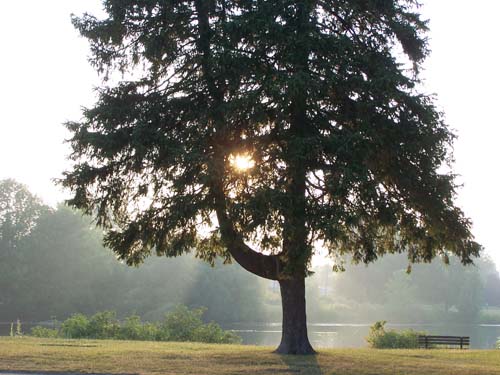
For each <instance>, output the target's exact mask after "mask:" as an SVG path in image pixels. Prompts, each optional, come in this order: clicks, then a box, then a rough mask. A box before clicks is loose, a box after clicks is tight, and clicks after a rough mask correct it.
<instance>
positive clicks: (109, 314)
mask: <svg viewBox="0 0 500 375" xmlns="http://www.w3.org/2000/svg"><path fill="white" fill-rule="evenodd" d="M119 332H120V323H119V322H118V320H117V319H116V312H114V311H102V312H98V313H96V314H95V315H93V316H92V317H91V318H90V320H89V325H88V335H87V337H89V338H93V339H116V338H118V336H119Z"/></svg>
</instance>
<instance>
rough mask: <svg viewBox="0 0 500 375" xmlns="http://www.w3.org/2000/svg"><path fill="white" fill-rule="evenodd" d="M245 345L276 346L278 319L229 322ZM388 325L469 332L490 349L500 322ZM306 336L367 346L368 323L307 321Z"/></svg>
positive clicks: (326, 344) (322, 344)
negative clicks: (307, 334) (256, 322)
mask: <svg viewBox="0 0 500 375" xmlns="http://www.w3.org/2000/svg"><path fill="white" fill-rule="evenodd" d="M224 328H226V329H231V330H233V331H234V332H236V333H237V334H238V335H240V336H241V337H242V338H243V343H244V344H247V345H264V346H273V347H274V346H276V345H278V344H279V342H280V339H281V323H269V324H229V325H225V326H224ZM387 328H388V329H397V330H406V329H413V330H415V331H423V332H426V333H427V334H430V335H452V336H469V337H470V338H471V349H493V348H494V347H495V344H496V341H497V339H498V337H500V325H481V324H469V325H464V324H449V325H444V324H389V325H388V327H387ZM308 331H309V338H310V341H311V343H312V345H313V346H314V347H316V348H362V347H367V343H366V340H365V338H366V337H367V336H368V333H369V331H370V324H342V323H333V324H314V323H313V324H309V325H308Z"/></svg>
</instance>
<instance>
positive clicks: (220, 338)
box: [31, 305, 241, 344]
mask: <svg viewBox="0 0 500 375" xmlns="http://www.w3.org/2000/svg"><path fill="white" fill-rule="evenodd" d="M205 311H206V309H205V308H199V309H193V310H190V309H188V308H187V307H186V306H183V305H179V306H177V307H175V308H174V309H173V310H172V311H171V312H169V313H168V314H166V315H165V319H164V320H163V321H162V322H161V323H148V322H142V321H141V318H140V317H139V316H137V315H132V316H129V317H128V318H126V319H125V321H124V322H123V323H122V324H120V322H119V321H118V320H117V318H116V313H115V312H112V311H103V312H99V313H97V314H95V315H93V316H92V317H90V318H88V317H87V316H85V315H83V314H75V315H72V316H71V317H70V318H68V319H66V320H65V321H64V322H63V323H62V325H61V329H60V330H55V329H48V328H44V327H40V326H38V327H35V328H33V329H32V331H31V335H32V336H35V337H64V338H72V339H119V340H143V341H194V342H207V343H221V344H222V343H223V344H229V343H239V342H241V338H240V337H239V336H237V335H236V334H234V333H233V332H229V331H224V330H223V329H222V328H221V327H220V326H219V325H218V324H216V323H214V322H211V323H208V324H204V323H203V321H202V319H201V317H202V316H203V313H204V312H205Z"/></svg>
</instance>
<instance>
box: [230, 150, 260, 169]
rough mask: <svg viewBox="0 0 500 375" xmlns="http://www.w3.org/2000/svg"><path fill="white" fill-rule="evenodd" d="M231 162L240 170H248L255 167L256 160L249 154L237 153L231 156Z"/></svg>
mask: <svg viewBox="0 0 500 375" xmlns="http://www.w3.org/2000/svg"><path fill="white" fill-rule="evenodd" d="M229 163H230V164H231V166H232V167H233V168H234V169H236V170H237V171H238V172H247V171H248V170H250V169H252V168H253V167H255V160H253V159H252V156H251V155H249V154H246V153H245V154H236V155H231V156H229Z"/></svg>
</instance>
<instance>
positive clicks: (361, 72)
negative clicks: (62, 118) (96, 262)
mask: <svg viewBox="0 0 500 375" xmlns="http://www.w3.org/2000/svg"><path fill="white" fill-rule="evenodd" d="M103 4H104V7H105V10H106V12H107V18H105V19H102V20H100V19H96V18H95V17H93V16H91V15H84V16H83V17H80V18H74V24H75V26H76V27H77V28H78V30H79V31H80V32H81V34H82V35H83V36H84V37H86V38H87V39H88V40H89V41H90V43H91V47H92V56H91V62H92V64H93V65H95V67H96V68H97V69H98V70H99V71H100V72H101V73H103V74H104V77H105V78H111V80H110V81H108V82H115V81H117V80H118V79H117V78H116V77H118V76H117V75H116V72H120V73H121V74H122V76H121V77H122V79H120V80H118V81H119V82H118V83H116V84H109V85H108V86H106V85H103V87H102V88H100V89H99V99H98V101H97V103H96V105H95V106H94V107H93V108H91V109H87V110H85V112H84V119H83V120H82V121H81V122H77V123H69V124H68V127H69V129H70V130H71V131H72V133H73V137H72V139H71V145H72V147H73V154H72V157H73V160H75V165H74V167H73V168H72V170H71V171H69V172H67V173H66V175H65V178H64V185H65V186H67V187H69V188H70V189H72V191H73V193H74V195H73V198H72V199H71V200H70V204H71V205H73V206H75V207H78V208H82V209H84V210H85V211H86V212H87V213H91V214H95V215H97V222H98V224H99V225H101V226H103V227H104V228H106V230H107V235H106V238H105V242H106V244H107V245H108V246H110V247H111V248H112V249H113V250H114V251H115V252H116V253H117V254H118V256H119V257H120V258H121V259H123V260H126V261H127V262H128V263H129V264H139V263H140V262H141V261H142V260H143V259H144V258H145V257H146V256H148V255H149V254H150V253H151V251H155V252H156V253H157V254H160V255H166V256H177V255H179V254H181V253H184V252H187V251H191V250H194V251H196V254H197V256H199V257H200V258H203V259H206V260H208V261H211V262H213V260H214V258H215V257H216V256H222V257H225V259H226V260H230V259H234V260H236V262H238V263H239V264H240V265H241V266H242V267H244V268H245V269H247V270H248V271H250V272H252V273H254V274H257V275H259V276H261V277H264V278H268V279H272V280H278V281H279V283H280V286H281V293H282V306H283V335H282V341H281V344H280V346H279V348H278V350H277V351H278V352H280V353H312V352H313V349H312V347H311V345H310V344H309V341H308V338H307V328H306V315H305V295H304V294H305V293H304V279H305V277H306V276H307V274H308V266H309V263H310V260H311V256H312V255H313V253H314V249H315V246H316V245H317V244H321V246H323V247H324V248H327V249H328V250H329V253H330V255H331V256H333V257H335V256H337V255H342V254H347V253H350V254H352V257H353V259H354V260H355V261H357V262H365V263H369V262H372V261H374V260H376V259H377V257H379V256H381V255H383V254H384V253H386V252H403V251H404V252H407V253H408V258H409V261H410V262H418V261H430V260H431V259H432V258H434V257H435V256H443V257H446V254H448V253H453V254H456V255H458V256H459V257H460V258H461V260H462V262H463V263H469V262H471V257H473V256H477V255H478V254H479V251H480V246H479V245H478V244H477V243H475V242H474V241H473V237H472V235H471V233H470V222H469V220H468V219H467V218H465V217H464V215H463V213H462V212H461V211H460V209H458V208H457V207H456V206H455V205H454V196H455V189H456V186H455V184H454V182H453V175H452V174H451V173H447V172H443V171H444V170H445V168H441V167H442V166H443V165H444V164H445V165H446V164H447V163H449V161H450V159H451V156H450V154H449V150H450V145H451V142H452V140H453V138H454V136H453V134H452V133H451V132H450V130H449V128H448V127H447V126H446V124H445V123H444V122H443V119H442V116H441V114H440V113H439V112H438V111H437V110H436V108H435V107H434V104H433V100H432V98H430V97H428V96H425V95H422V94H420V93H419V92H418V90H417V89H418V84H419V80H418V68H419V66H420V64H421V63H422V61H423V59H424V58H425V56H426V55H427V52H428V51H427V45H426V37H425V32H426V31H427V27H426V23H425V22H424V21H422V19H421V16H420V15H419V14H418V2H417V1H416V0H348V1H345V0H332V1H326V0H302V1H291V0H191V1H173V0H103ZM245 159H247V161H251V162H247V163H246V165H245V163H239V162H241V160H245ZM240 164H242V165H240ZM238 166H240V168H238Z"/></svg>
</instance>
